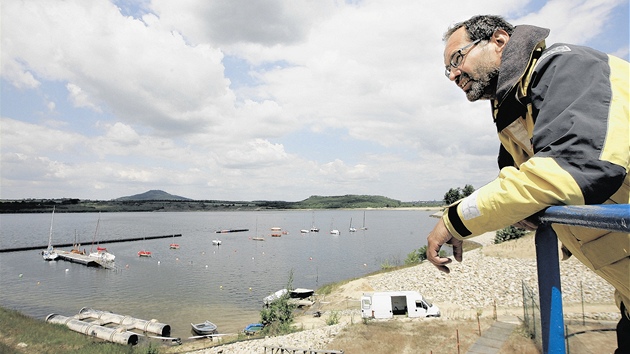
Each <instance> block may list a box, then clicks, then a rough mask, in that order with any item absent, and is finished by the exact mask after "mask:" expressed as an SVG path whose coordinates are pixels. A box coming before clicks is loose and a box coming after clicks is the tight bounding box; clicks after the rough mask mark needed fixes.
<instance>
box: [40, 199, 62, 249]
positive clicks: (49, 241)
mask: <svg viewBox="0 0 630 354" xmlns="http://www.w3.org/2000/svg"><path fill="white" fill-rule="evenodd" d="M54 218H55V207H54V206H53V211H52V216H51V218H50V233H49V234H48V247H47V248H46V249H45V250H43V251H42V257H43V258H44V260H45V261H54V260H56V259H57V258H58V257H59V255H58V254H57V252H56V251H55V250H54V249H53V246H52V234H53V220H54Z"/></svg>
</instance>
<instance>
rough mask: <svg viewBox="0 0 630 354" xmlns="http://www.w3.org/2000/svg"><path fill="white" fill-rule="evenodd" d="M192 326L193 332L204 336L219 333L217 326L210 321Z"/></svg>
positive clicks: (192, 324)
mask: <svg viewBox="0 0 630 354" xmlns="http://www.w3.org/2000/svg"><path fill="white" fill-rule="evenodd" d="M190 325H191V326H192V330H193V332H195V333H196V334H199V335H202V336H205V335H210V334H216V333H218V332H217V325H215V324H214V323H212V322H210V321H208V320H206V321H204V322H201V323H197V324H195V323H191V324H190Z"/></svg>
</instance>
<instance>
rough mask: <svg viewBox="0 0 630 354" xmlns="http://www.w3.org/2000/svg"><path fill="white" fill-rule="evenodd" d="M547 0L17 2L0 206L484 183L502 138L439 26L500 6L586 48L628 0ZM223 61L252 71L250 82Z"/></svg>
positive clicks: (11, 9) (5, 78)
mask: <svg viewBox="0 0 630 354" xmlns="http://www.w3.org/2000/svg"><path fill="white" fill-rule="evenodd" d="M132 4H137V6H133V5H132ZM536 4H537V3H534V4H529V3H525V4H524V3H523V2H520V1H516V0H510V1H503V2H498V3H497V2H496V1H489V0H480V1H469V2H464V3H462V4H458V6H452V4H451V3H432V4H431V5H430V6H429V5H427V4H426V3H423V2H418V1H415V0H404V1H399V2H397V3H396V6H392V3H391V2H388V1H385V0H366V1H360V2H353V3H348V2H344V1H337V0H330V1H309V0H297V1H296V0H272V1H267V2H264V4H263V3H260V2H258V3H252V2H248V1H245V0H236V1H229V0H220V1H211V2H208V1H198V0H182V1H164V0H154V1H140V2H133V3H127V2H123V1H116V2H115V3H111V2H108V1H106V0H93V1H87V2H86V1H82V0H66V1H46V0H31V1H27V2H23V1H18V0H7V1H3V2H2V12H1V14H0V16H1V21H2V32H1V33H0V36H1V40H2V43H1V44H2V51H1V54H0V55H1V57H0V58H1V75H2V83H3V85H5V84H6V85H8V86H7V90H8V91H7V92H10V93H11V94H13V95H15V96H16V97H20V98H22V99H23V100H24V102H28V104H24V102H21V101H18V100H16V101H15V102H16V103H13V101H4V100H3V108H2V109H3V113H2V128H1V129H2V131H1V134H2V142H1V144H2V160H1V162H2V172H1V178H2V180H1V182H2V186H3V188H2V193H3V196H4V195H6V196H7V197H27V196H40V197H64V196H69V197H80V198H93V199H94V198H101V199H109V198H115V197H119V196H121V195H125V194H133V193H138V192H142V191H144V190H147V189H164V190H167V191H168V192H171V193H176V194H178V193H179V194H180V195H184V196H187V197H191V198H200V199H202V198H206V199H245V200H252V199H283V200H299V199H303V198H306V197H308V196H309V195H311V194H318V195H333V194H348V193H358V194H381V195H386V196H389V197H393V198H397V199H402V200H417V199H431V198H437V199H441V197H442V196H443V194H444V192H445V191H446V190H448V189H449V188H451V187H457V186H463V185H465V184H473V185H474V186H476V187H478V186H480V185H481V184H483V183H485V182H486V181H489V180H490V179H491V178H493V177H494V176H495V175H496V172H497V171H496V162H495V161H496V152H497V150H498V141H497V139H496V137H495V131H494V127H493V124H492V120H491V117H490V112H489V104H488V103H487V102H480V103H475V104H471V103H469V102H468V101H467V100H466V99H465V98H464V95H463V94H462V93H461V91H460V90H459V89H458V88H456V87H455V85H453V84H452V83H451V82H449V81H448V80H446V79H445V78H444V76H443V65H442V50H443V44H442V41H441V38H442V33H443V32H444V31H445V30H446V29H447V27H448V26H449V25H451V24H453V23H455V22H458V21H461V20H464V19H466V18H468V17H470V16H472V15H474V14H477V13H478V12H479V11H480V9H492V11H493V12H494V13H498V14H503V15H504V16H505V17H506V18H508V19H509V20H510V21H512V22H513V23H515V24H521V23H531V24H535V25H540V26H545V27H550V28H551V29H552V32H551V33H552V35H551V38H550V40H549V42H550V43H551V42H553V41H555V40H562V41H567V42H574V43H578V44H583V43H586V42H589V41H593V40H595V39H597V38H603V37H602V36H606V34H605V33H606V30H607V28H608V27H609V26H611V25H612V24H611V23H609V22H607V21H608V20H609V19H611V13H613V11H614V10H615V8H616V7H619V6H623V1H621V0H598V1H578V2H574V1H568V0H551V1H547V2H546V5H544V6H542V7H541V8H540V9H537V10H536V12H531V11H526V6H533V5H536ZM121 12H122V13H121ZM484 12H485V11H484ZM625 21H626V22H625V27H624V28H625V29H626V30H627V19H626V20H625ZM622 27H623V24H622ZM607 38H608V37H607ZM617 48H618V51H619V52H621V53H623V52H624V51H625V53H627V51H628V45H627V34H626V41H625V42H623V41H621V44H620V45H618V47H617ZM226 56H229V57H230V58H233V59H235V60H237V61H238V62H240V63H243V68H239V69H240V70H245V72H241V73H240V75H241V76H239V78H238V80H239V83H238V85H231V82H230V78H228V77H226V72H228V71H229V70H226V68H225V67H224V66H225V65H227V64H225V63H226V60H225V58H226ZM228 69H231V70H235V68H231V67H230V68H228ZM232 75H235V74H234V73H232ZM9 86H10V87H9ZM60 88H62V89H63V92H61V89H60ZM9 89H11V90H9ZM3 90H4V88H3ZM58 90H59V91H58ZM66 97H67V98H68V102H70V103H71V106H70V107H66V105H65V104H64V103H66V102H65V101H64V99H65V98H66ZM17 102H19V104H18V103H17ZM40 105H41V107H40ZM9 106H11V107H10V109H9V108H7V107H9ZM5 112H9V113H5ZM324 137H325V143H324V142H323V141H324V139H323V138H324ZM300 138H304V140H305V141H304V142H301V141H300V140H299V139H300ZM320 138H321V139H322V142H320V141H318V139H320ZM322 144H326V146H323V145H322ZM362 149H366V150H365V151H363V150H362ZM320 152H321V153H320ZM313 156H316V157H317V160H316V161H315V160H314V158H313ZM6 186H10V188H9V187H6ZM7 193H9V194H8V195H7Z"/></svg>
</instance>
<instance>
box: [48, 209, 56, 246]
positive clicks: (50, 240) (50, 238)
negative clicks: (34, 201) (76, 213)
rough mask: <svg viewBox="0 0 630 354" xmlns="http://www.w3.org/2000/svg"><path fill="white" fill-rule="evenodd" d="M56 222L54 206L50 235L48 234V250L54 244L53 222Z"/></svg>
mask: <svg viewBox="0 0 630 354" xmlns="http://www.w3.org/2000/svg"><path fill="white" fill-rule="evenodd" d="M54 220H55V206H54V205H53V211H52V216H51V217H50V233H49V234H48V248H50V246H51V244H52V234H53V221H54Z"/></svg>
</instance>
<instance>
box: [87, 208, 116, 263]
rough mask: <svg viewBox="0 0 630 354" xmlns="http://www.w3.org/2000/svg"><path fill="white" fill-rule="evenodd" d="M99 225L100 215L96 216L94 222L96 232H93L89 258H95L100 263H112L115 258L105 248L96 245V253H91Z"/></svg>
mask: <svg viewBox="0 0 630 354" xmlns="http://www.w3.org/2000/svg"><path fill="white" fill-rule="evenodd" d="M100 223H101V214H100V213H99V214H98V220H97V221H96V230H95V231H94V237H93V238H92V246H91V247H90V257H92V258H96V259H98V260H100V261H102V262H113V261H114V259H115V258H116V256H114V255H113V254H111V253H109V252H108V251H107V248H105V247H100V246H98V245H96V252H93V251H92V247H94V242H95V241H96V235H98V227H99V225H100Z"/></svg>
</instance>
